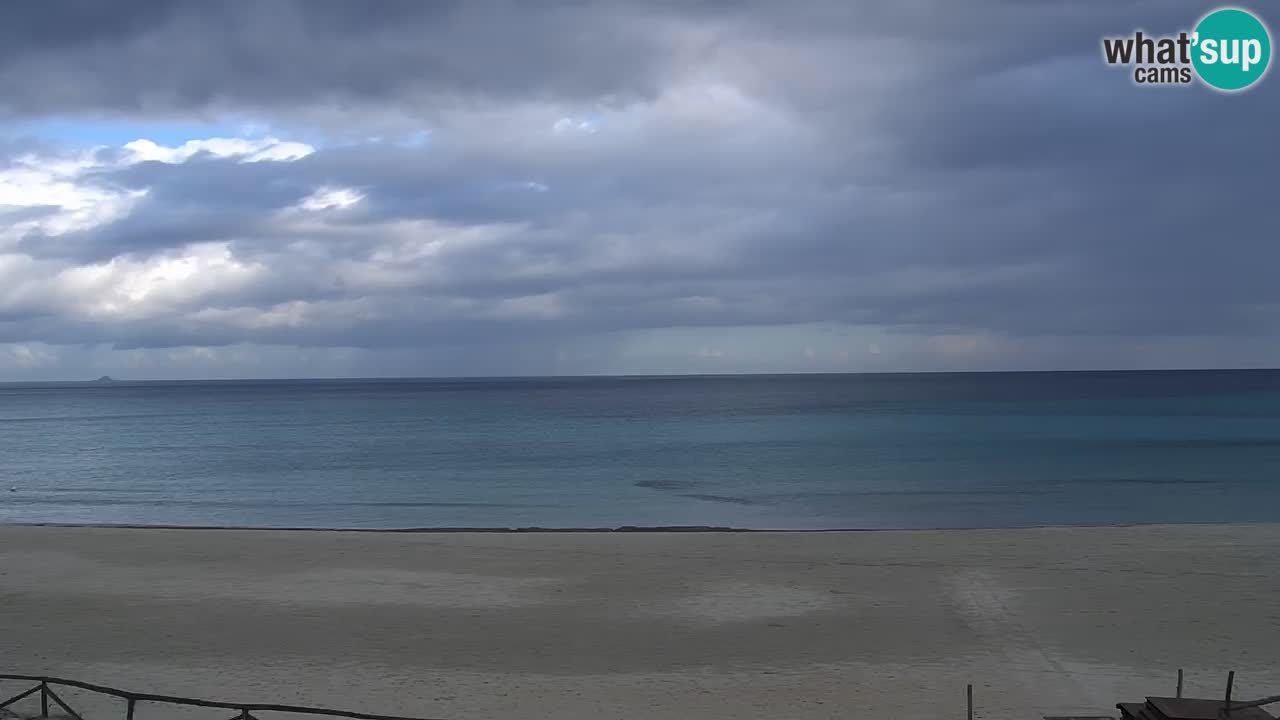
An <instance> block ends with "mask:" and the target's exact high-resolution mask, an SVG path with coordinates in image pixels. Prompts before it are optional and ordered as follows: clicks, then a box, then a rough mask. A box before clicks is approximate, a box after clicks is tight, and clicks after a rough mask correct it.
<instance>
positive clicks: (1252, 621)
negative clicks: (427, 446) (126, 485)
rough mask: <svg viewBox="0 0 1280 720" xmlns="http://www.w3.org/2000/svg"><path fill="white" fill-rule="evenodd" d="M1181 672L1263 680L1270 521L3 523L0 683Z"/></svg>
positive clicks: (1061, 683) (807, 706) (753, 693)
mask: <svg viewBox="0 0 1280 720" xmlns="http://www.w3.org/2000/svg"><path fill="white" fill-rule="evenodd" d="M1180 666H1181V667H1185V668H1186V669H1187V672H1188V680H1187V687H1188V692H1189V693H1195V694H1204V695H1209V696H1218V695H1219V694H1220V693H1221V691H1222V685H1223V682H1224V680H1225V675H1226V672H1227V671H1228V670H1232V669H1234V670H1237V671H1238V672H1237V681H1236V688H1237V691H1236V696H1237V697H1250V696H1257V695H1264V694H1270V693H1280V525H1260V526H1238V527H1237V526H1232V527H1228V526H1183V527H1148V528H1097V529H1045V530H998V531H937V532H876V533H821V534H803V533H797V534H788V533H776V534H775V533H771V534H621V533H615V534H568V533H566V534H394V533H331V532H271V531H239V530H214V531H202V530H155V529H149V530H133V529H111V528H96V529H94V528H22V527H0V672H25V673H37V674H39V673H48V674H54V675H63V676H69V677H73V678H77V679H82V680H86V681H90V682H100V683H105V684H109V685H117V686H120V687H125V688H128V689H132V690H139V691H148V692H159V693H167V694H177V695H190V696H196V697H207V698H214V699H221V700H233V701H245V702H281V703H298V704H308V705H322V706H331V707H343V708H350V709H358V710H364V711H367V712H379V713H395V714H406V715H421V716H428V717H442V718H449V719H451V720H452V719H456V720H467V719H468V718H477V719H479V718H497V719H503V718H513V719H514V718H521V719H522V720H523V719H528V718H557V719H563V720H575V719H576V718H584V719H585V718H591V719H592V720H597V719H600V718H635V719H637V720H639V719H641V718H646V719H653V720H662V719H664V718H671V719H673V720H674V719H677V718H678V719H680V720H685V719H686V718H766V717H767V718H778V719H779V720H782V719H786V718H797V719H803V718H842V719H845V718H906V719H911V718H930V719H931V720H933V719H936V718H941V717H948V716H950V717H963V711H964V686H965V683H967V682H972V683H974V684H975V685H976V686H977V687H976V697H977V705H978V716H979V717H984V718H1028V719H1030V718H1038V717H1039V716H1040V715H1042V714H1046V713H1057V714H1069V713H1079V714H1113V713H1114V704H1115V703H1116V702H1117V701H1119V700H1139V699H1141V698H1142V696H1144V695H1148V694H1171V693H1172V691H1173V685H1174V678H1175V673H1176V669H1177V668H1178V667H1180ZM19 689H21V688H20V687H19V686H18V685H17V684H15V683H0V695H7V694H11V692H17V691H18V690H19ZM10 691H11V692H10ZM67 694H68V695H69V696H71V697H73V698H75V699H76V700H77V702H74V703H73V704H75V705H76V706H77V708H78V709H85V710H95V711H103V710H106V708H105V707H100V706H101V701H96V700H93V699H91V698H86V696H84V695H83V694H79V693H75V692H71V693H67ZM29 710H30V706H27V711H29ZM224 715H226V713H225V712H224V713H212V714H210V713H202V714H195V713H183V712H172V711H170V710H168V709H161V708H157V707H154V706H151V707H144V708H143V709H142V711H141V712H140V713H139V716H138V717H139V720H149V719H151V718H161V717H192V718H196V717H211V718H215V717H216V718H220V717H223V716H224ZM95 717H123V715H122V713H121V711H120V710H119V708H115V709H114V711H113V712H111V713H110V714H106V715H104V714H102V712H98V713H97V714H96V715H95Z"/></svg>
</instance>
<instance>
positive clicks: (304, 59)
mask: <svg viewBox="0 0 1280 720" xmlns="http://www.w3.org/2000/svg"><path fill="white" fill-rule="evenodd" d="M648 15H649V13H648V12H644V11H639V12H638V11H635V10H634V9H632V8H628V7H626V6H623V5H618V4H613V3H589V2H561V1H557V2H540V3H536V4H535V3H519V2H494V1H491V0H481V1H479V2H470V1H468V2H418V1H417V0H385V1H380V2H378V3H377V4H376V5H374V4H370V3H364V2H350V1H339V0H307V1H305V2H303V1H300V0H267V1H266V2H258V3H249V4H226V3H203V2H192V1H185V2H184V1H171V0H143V1H141V2H130V3H115V4H107V5H104V4H102V3H95V2H89V1H84V2H77V1H71V2H63V1H58V2H53V3H24V4H15V5H10V6H8V7H6V8H5V9H4V23H3V25H2V26H0V27H3V30H0V67H3V71H2V72H0V95H3V97H4V98H5V100H4V101H3V102H2V103H0V107H4V109H5V110H6V111H7V112H8V113H10V114H14V115H38V114H42V113H64V112H71V113H74V112H79V111H91V112H101V111H107V112H123V113H146V112H166V111H186V110H192V109H204V108H206V107H208V106H233V107H245V106H247V107H252V108H261V107H275V108H282V107H283V108H288V107H290V106H292V105H294V104H298V103H303V104H306V103H311V102H334V103H339V104H341V103H385V102H409V103H425V104H430V102H432V101H433V100H435V99H438V98H453V99H458V100H465V99H467V98H471V97H476V96H484V95H491V94H497V95H502V96H508V97H542V96H551V97H557V98H559V97H566V96H567V97H591V98H595V97H598V96H603V95H609V96H614V97H617V98H620V99H625V98H629V97H638V96H649V95H652V94H653V93H655V92H657V91H658V90H659V88H660V87H661V85H662V80H663V76H664V74H665V71H666V69H667V67H668V65H669V63H670V61H671V58H669V55H670V50H671V49H672V48H670V47H669V46H668V45H667V44H666V42H665V41H666V39H667V38H666V37H665V36H664V35H662V34H660V33H657V32H655V31H654V30H655V28H654V27H653V26H652V25H651V24H649V23H648V22H646V18H647V16H648ZM548 70H554V73H552V74H548V72H547V71H548Z"/></svg>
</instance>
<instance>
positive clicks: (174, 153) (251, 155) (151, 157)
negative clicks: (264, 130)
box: [124, 137, 315, 163]
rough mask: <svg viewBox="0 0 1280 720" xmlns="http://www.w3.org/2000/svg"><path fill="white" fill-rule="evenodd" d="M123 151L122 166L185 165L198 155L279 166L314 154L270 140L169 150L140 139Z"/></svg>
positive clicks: (216, 141)
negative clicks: (157, 163)
mask: <svg viewBox="0 0 1280 720" xmlns="http://www.w3.org/2000/svg"><path fill="white" fill-rule="evenodd" d="M124 149H125V150H127V151H128V156H127V160H126V162H147V161H154V162H163V163H182V162H186V161H187V160H190V159H191V158H192V157H194V156H196V155H198V154H201V153H204V154H208V155H211V156H213V157H226V158H232V157H233V158H239V159H240V162H263V161H278V162H279V161H290V160H298V159H300V158H304V157H306V156H308V155H310V154H312V153H314V152H315V148H314V147H312V146H310V145H307V144H306V143H300V142H291V141H286V140H279V139H277V138H273V137H266V138H258V139H248V138H207V139H203V140H188V141H187V142H185V143H183V144H181V145H177V146H173V147H170V146H166V145H160V144H158V143H156V142H154V141H152V140H147V139H140V140H134V141H132V142H128V143H125V145H124Z"/></svg>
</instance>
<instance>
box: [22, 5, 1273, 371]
mask: <svg viewBox="0 0 1280 720" xmlns="http://www.w3.org/2000/svg"><path fill="white" fill-rule="evenodd" d="M1213 7H1215V6H1213V5H1209V4H1205V3H1197V2H1177V1H1172V0H1071V1H1066V0H1062V1H1050V0H1045V1H1044V2H1030V1H1025V2H1024V1H1019V0H975V1H973V2H963V3H959V2H953V1H948V0H902V1H901V2H863V1H861V0H797V1H796V2H788V3H781V2H774V1H773V0H742V1H741V2H729V1H727V0H723V1H722V0H687V1H680V2H678V1H676V0H654V1H650V2H639V1H636V2H613V1H605V0H601V1H599V2H593V1H590V0H541V1H538V2H529V1H526V0H506V1H502V0H466V1H465V2H462V1H458V2H451V1H440V2H419V1H418V0H413V1H407V2H401V1H399V0H379V2H374V3H369V2H357V1H356V0H348V1H346V2H336V1H332V0H259V1H257V2H253V3H237V2H226V3H220V2H204V1H203V0H188V1H185V2H184V1H177V0H175V1H162V0H140V1H136V2H132V1H131V2H128V3H102V2H91V1H90V0H48V1H46V2H39V3H35V2H28V3H7V4H5V5H4V7H3V9H0V381H22V380H49V379H84V378H96V377H98V376H100V375H110V376H112V377H116V378H126V379H180V378H265V377H386V376H418V377H421V376H466V375H470V376H486V375H489V376H492V375H499V376H512V375H547V374H552V375H580V374H664V373H681V374H683V373H736V372H780V373H781V372H883V371H967V370H1036V369H1107V368H1114V369H1136V368H1189V367H1225V368H1235V367H1273V366H1280V334H1278V333H1277V330H1278V329H1280V280H1278V279H1277V277H1278V276H1280V243H1278V239H1280V202H1277V200H1276V184H1275V181H1274V177H1275V168H1276V162H1277V159H1280V142H1277V140H1276V131H1275V127H1276V120H1277V118H1278V117H1280V113H1278V112H1277V111H1280V78H1276V77H1273V75H1274V73H1271V74H1270V75H1269V76H1268V77H1264V79H1263V80H1262V81H1261V82H1260V83H1258V84H1257V85H1256V86H1255V87H1253V88H1252V89H1250V90H1248V91H1246V92H1240V93H1229V94H1228V93H1221V92H1216V91H1214V90H1212V89H1210V88H1208V87H1205V86H1203V85H1191V86H1170V87H1141V86H1138V85H1135V84H1134V82H1133V81H1132V73H1131V71H1129V70H1128V69H1126V68H1118V67H1109V66H1107V65H1106V64H1105V63H1104V62H1103V59H1102V51H1101V40H1102V38H1103V37H1110V36H1123V35H1127V34H1132V33H1133V32H1134V31H1135V30H1137V29H1143V30H1145V31H1147V32H1148V33H1168V34H1172V33H1176V32H1178V31H1180V30H1188V29H1190V28H1191V27H1193V26H1194V24H1195V22H1196V21H1197V20H1198V19H1199V18H1200V17H1201V16H1202V15H1204V14H1205V13H1206V12H1207V11H1208V10H1210V9H1212V8H1213ZM1245 7H1247V6H1245ZM1256 9H1257V10H1259V13H1258V14H1259V15H1261V16H1262V17H1263V19H1264V20H1266V19H1268V18H1267V14H1268V11H1270V10H1272V8H1271V6H1269V5H1264V6H1261V7H1259V8H1256ZM1271 14H1273V15H1274V14H1275V13H1274V12H1272V13H1271Z"/></svg>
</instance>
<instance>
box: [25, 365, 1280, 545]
mask: <svg viewBox="0 0 1280 720" xmlns="http://www.w3.org/2000/svg"><path fill="white" fill-rule="evenodd" d="M10 488H13V490H12V491H10ZM1277 507H1280V372H1272V371H1247V372H1243V371H1239V372H1218V371H1213V372H1207V371H1206V372H1137V373H1004V374H1000V373H991V374H944V375H832V376H749V377H746V376H738V377H689V378H576V379H539V380H466V381H443V380H442V381H430V380H422V381H417V380H402V381H376V380H370V381H290V382H273V381H255V382H199V383H196V382H192V383H114V384H104V385H93V384H84V385H80V384H64V385H0V522H9V523H13V522H68V523H148V524H178V525H247V526H264V527H282V526H332V527H441V526H450V527H457V526H467V527H480V526H483V527H516V526H543V527H547V526H566V527H567V526H574V527H578V526H620V525H731V526H739V527H754V528H835V527H849V528H853V527H856V528H886V527H987V526H992V527H1015V526H1026V525H1042V524H1110V523H1149V522H1208V521H1228V520H1230V521H1265V520H1274V519H1276V510H1275V508H1277Z"/></svg>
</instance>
